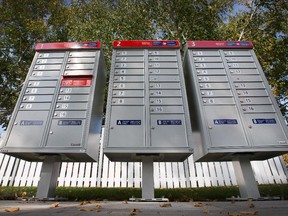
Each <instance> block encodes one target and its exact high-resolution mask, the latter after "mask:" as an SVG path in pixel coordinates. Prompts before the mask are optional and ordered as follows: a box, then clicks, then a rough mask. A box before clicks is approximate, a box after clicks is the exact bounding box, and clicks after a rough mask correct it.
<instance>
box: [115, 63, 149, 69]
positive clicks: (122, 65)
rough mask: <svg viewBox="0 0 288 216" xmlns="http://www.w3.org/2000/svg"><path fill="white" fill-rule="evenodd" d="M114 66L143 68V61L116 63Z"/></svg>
mask: <svg viewBox="0 0 288 216" xmlns="http://www.w3.org/2000/svg"><path fill="white" fill-rule="evenodd" d="M115 68H137V69H138V68H144V63H116V64H115Z"/></svg>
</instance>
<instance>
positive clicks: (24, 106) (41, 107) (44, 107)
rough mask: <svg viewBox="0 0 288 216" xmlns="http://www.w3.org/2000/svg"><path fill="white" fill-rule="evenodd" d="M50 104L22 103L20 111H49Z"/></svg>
mask: <svg viewBox="0 0 288 216" xmlns="http://www.w3.org/2000/svg"><path fill="white" fill-rule="evenodd" d="M50 107H51V103H22V104H21V105H20V110H49V109H50Z"/></svg>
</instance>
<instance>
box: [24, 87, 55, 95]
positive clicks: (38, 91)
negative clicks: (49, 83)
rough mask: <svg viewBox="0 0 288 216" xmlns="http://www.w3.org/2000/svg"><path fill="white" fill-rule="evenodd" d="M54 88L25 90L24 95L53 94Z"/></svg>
mask: <svg viewBox="0 0 288 216" xmlns="http://www.w3.org/2000/svg"><path fill="white" fill-rule="evenodd" d="M54 92H55V88H27V89H26V91H25V94H26V95H29V94H40V95H42V94H54Z"/></svg>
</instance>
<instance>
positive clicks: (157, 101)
mask: <svg viewBox="0 0 288 216" xmlns="http://www.w3.org/2000/svg"><path fill="white" fill-rule="evenodd" d="M162 104H163V105H182V104H183V100H182V98H181V97H178V98H175V97H174V98H150V105H162Z"/></svg>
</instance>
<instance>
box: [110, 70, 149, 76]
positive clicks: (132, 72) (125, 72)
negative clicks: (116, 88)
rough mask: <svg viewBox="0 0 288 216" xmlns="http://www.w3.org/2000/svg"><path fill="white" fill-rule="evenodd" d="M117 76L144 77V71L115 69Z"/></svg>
mask: <svg viewBox="0 0 288 216" xmlns="http://www.w3.org/2000/svg"><path fill="white" fill-rule="evenodd" d="M115 74H117V75H143V74H144V69H115Z"/></svg>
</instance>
